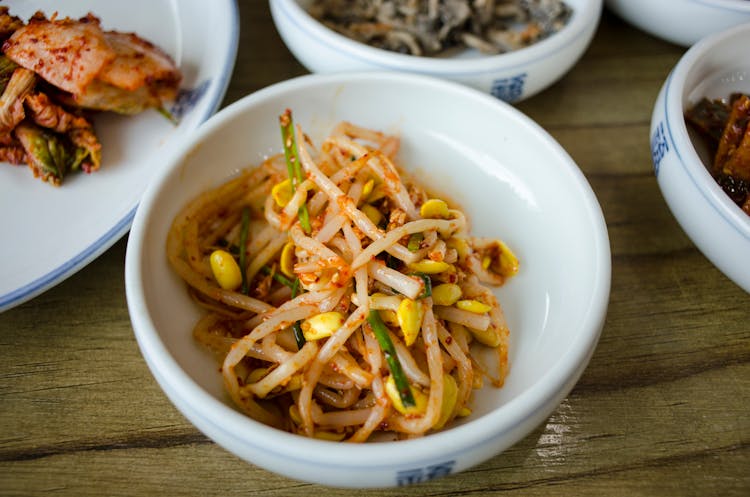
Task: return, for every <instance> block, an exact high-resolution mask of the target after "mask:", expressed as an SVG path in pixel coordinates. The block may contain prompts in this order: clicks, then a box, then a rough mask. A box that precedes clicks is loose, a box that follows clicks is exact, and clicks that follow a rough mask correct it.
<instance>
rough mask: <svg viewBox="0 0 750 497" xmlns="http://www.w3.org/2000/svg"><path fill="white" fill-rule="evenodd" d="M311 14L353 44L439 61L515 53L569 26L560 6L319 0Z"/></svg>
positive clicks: (466, 0)
mask: <svg viewBox="0 0 750 497" xmlns="http://www.w3.org/2000/svg"><path fill="white" fill-rule="evenodd" d="M310 14H311V15H312V16H313V17H315V18H316V19H318V20H320V21H321V22H322V23H324V24H325V25H326V26H328V27H329V28H331V29H333V30H335V31H337V32H339V33H341V34H343V35H345V36H347V37H349V38H351V39H353V40H357V41H360V42H362V43H366V44H368V45H372V46H374V47H377V48H383V49H386V50H390V51H393V52H400V53H404V54H409V55H418V56H435V55H439V54H441V53H443V52H445V51H446V50H449V49H452V48H455V47H463V48H466V47H468V48H474V49H477V50H479V51H481V52H483V53H486V54H499V53H505V52H511V51H513V50H517V49H519V48H523V47H526V46H529V45H532V44H533V43H536V42H538V41H539V40H542V39H544V38H546V37H548V36H550V35H552V34H554V33H556V32H557V31H559V30H560V29H562V27H563V26H565V24H566V23H567V22H568V19H569V18H570V16H571V14H572V10H571V8H570V7H569V6H568V5H566V4H565V3H564V2H562V1H561V0H315V1H314V2H313V4H312V6H311V7H310Z"/></svg>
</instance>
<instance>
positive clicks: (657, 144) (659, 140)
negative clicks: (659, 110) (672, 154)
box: [651, 121, 669, 176]
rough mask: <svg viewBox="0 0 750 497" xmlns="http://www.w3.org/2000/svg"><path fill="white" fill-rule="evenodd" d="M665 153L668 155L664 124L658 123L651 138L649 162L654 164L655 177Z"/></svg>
mask: <svg viewBox="0 0 750 497" xmlns="http://www.w3.org/2000/svg"><path fill="white" fill-rule="evenodd" d="M667 153H669V141H668V140H667V134H666V133H665V132H664V122H663V121H659V124H658V125H657V126H656V129H655V130H654V134H653V135H652V136H651V160H652V161H653V162H654V174H656V176H659V165H660V164H661V160H662V159H663V158H664V156H665V155H667Z"/></svg>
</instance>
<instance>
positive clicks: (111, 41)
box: [0, 6, 182, 186]
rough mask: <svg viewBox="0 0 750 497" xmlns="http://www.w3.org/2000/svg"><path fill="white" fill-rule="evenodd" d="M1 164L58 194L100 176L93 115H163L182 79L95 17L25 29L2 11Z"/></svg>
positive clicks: (135, 40) (131, 37)
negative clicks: (68, 182)
mask: <svg viewBox="0 0 750 497" xmlns="http://www.w3.org/2000/svg"><path fill="white" fill-rule="evenodd" d="M0 45H2V54H0V162H8V163H10V164H28V166H29V168H30V169H31V172H32V173H33V175H34V176H35V177H38V178H41V179H42V180H43V181H46V182H48V183H50V184H52V185H55V186H58V185H60V184H61V182H62V181H63V178H64V177H66V176H67V175H68V174H69V173H72V172H75V171H85V172H87V173H91V172H94V171H97V170H98V169H99V167H100V165H101V158H102V146H101V143H100V142H99V138H98V137H97V135H96V132H95V130H94V126H93V124H92V119H91V113H93V112H101V111H110V112H117V113H119V114H128V115H132V114H137V113H139V112H141V111H143V110H145V109H149V108H155V109H159V110H161V111H162V112H163V113H166V110H165V109H164V105H165V102H169V101H171V100H174V98H175V97H176V95H177V90H178V87H179V85H180V81H181V80H182V74H181V73H180V71H179V70H178V69H177V67H176V66H175V63H174V61H173V60H172V59H171V58H170V57H169V56H168V55H167V54H166V53H164V52H163V51H162V50H161V49H159V48H158V47H156V46H155V45H153V44H152V43H150V42H149V41H147V40H144V39H143V38H140V37H139V36H138V35H136V34H135V33H122V32H118V31H105V30H103V29H102V27H101V25H100V21H99V19H98V18H97V17H95V16H94V15H93V14H88V15H87V16H86V17H83V18H81V19H71V18H68V17H66V18H62V19H59V18H57V14H53V15H51V16H50V17H49V18H48V17H47V16H45V15H44V14H43V13H42V12H37V13H36V14H34V15H33V16H32V17H31V19H29V22H28V23H24V22H23V21H22V20H21V19H20V18H18V17H15V16H12V15H11V14H10V13H9V11H8V7H3V6H0Z"/></svg>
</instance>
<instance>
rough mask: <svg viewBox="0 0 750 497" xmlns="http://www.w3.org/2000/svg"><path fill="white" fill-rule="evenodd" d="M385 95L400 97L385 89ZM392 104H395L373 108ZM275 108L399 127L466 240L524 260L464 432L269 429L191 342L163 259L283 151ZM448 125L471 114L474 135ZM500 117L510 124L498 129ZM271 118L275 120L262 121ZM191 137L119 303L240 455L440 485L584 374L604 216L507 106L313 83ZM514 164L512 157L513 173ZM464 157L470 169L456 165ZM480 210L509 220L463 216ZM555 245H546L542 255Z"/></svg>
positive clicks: (157, 358) (175, 396) (212, 431)
mask: <svg viewBox="0 0 750 497" xmlns="http://www.w3.org/2000/svg"><path fill="white" fill-rule="evenodd" d="M386 90H393V91H395V93H394V94H396V95H398V96H397V97H393V96H390V95H384V94H383V91H386ZM427 95H429V96H430V97H429V98H430V100H429V102H434V101H440V102H441V105H440V106H435V105H427V104H428V103H429V102H428V101H426V100H424V99H425V98H427V97H426V96H427ZM392 98H396V99H397V103H396V105H393V106H384V105H383V102H384V99H392ZM435 99H437V100H435ZM285 106H289V107H291V108H292V109H293V110H294V112H295V116H296V120H297V122H300V123H303V125H305V124H306V125H307V126H308V128H307V129H308V130H309V131H310V132H311V136H312V137H313V140H317V139H318V138H320V137H321V136H319V134H318V131H320V132H323V131H328V130H329V129H330V127H329V126H330V125H331V124H333V123H334V122H336V121H338V120H339V119H342V118H346V119H349V120H352V121H355V122H359V123H361V124H365V125H368V126H374V127H379V128H380V129H383V130H386V131H391V132H402V133H403V136H404V139H403V142H402V156H403V157H404V158H405V160H406V163H407V164H414V163H416V164H418V165H417V169H416V170H419V168H420V167H426V165H427V164H429V165H430V166H431V167H430V169H429V170H427V169H424V170H423V171H424V172H427V171H429V173H430V174H429V176H430V178H429V183H430V186H432V187H433V188H435V189H436V191H456V192H459V193H460V194H461V195H460V198H461V199H465V200H464V201H463V203H464V207H466V208H467V212H468V214H469V216H470V219H471V220H472V224H473V230H476V232H477V233H480V234H481V233H483V234H485V235H487V234H489V233H492V232H495V233H502V234H503V235H504V239H505V240H506V242H508V243H509V244H511V246H517V247H518V248H517V249H516V250H517V252H518V253H519V254H521V257H522V259H523V261H528V263H527V265H526V266H525V268H524V269H523V270H522V273H520V274H519V275H518V276H517V277H515V278H514V281H512V282H511V283H509V284H507V285H506V286H505V287H503V288H501V289H500V290H499V291H498V292H497V293H498V295H499V298H500V301H501V302H503V305H504V306H505V308H506V317H507V319H508V321H509V325H510V326H511V327H512V329H514V330H516V331H515V332H512V335H511V362H512V364H511V374H510V376H509V377H508V380H507V381H506V385H505V387H504V388H502V389H500V390H496V389H491V388H488V389H485V390H483V391H482V392H480V393H478V394H477V395H476V399H475V403H474V404H473V405H472V408H473V409H474V414H473V415H472V416H471V417H470V418H468V419H467V420H466V421H465V422H463V423H458V424H457V425H456V426H454V427H452V428H450V429H449V430H446V431H444V432H440V433H436V434H431V435H428V436H426V437H424V438H421V439H416V440H409V441H402V442H392V443H369V444H364V445H354V446H353V445H350V444H337V443H332V442H325V441H321V440H314V439H307V438H304V437H300V436H296V435H291V434H288V433H284V432H280V431H277V430H273V429H271V428H268V427H266V426H263V425H261V424H259V423H257V422H255V421H253V420H252V419H250V418H248V417H247V416H245V415H244V414H241V413H240V412H238V411H237V410H236V409H234V408H233V407H232V406H231V402H230V401H228V399H227V396H226V395H225V393H224V392H223V387H222V384H221V379H220V375H218V373H217V372H216V365H215V363H214V362H213V358H211V357H210V356H209V355H208V354H207V353H206V352H205V351H204V350H202V349H201V348H200V347H199V346H198V345H197V344H195V343H194V342H193V340H192V338H191V336H190V330H191V329H192V326H193V325H194V322H195V320H196V319H197V317H198V310H197V309H195V306H194V305H193V303H192V302H191V299H190V298H189V296H188V295H187V292H186V291H185V288H184V285H183V284H182V282H181V281H179V279H178V278H177V277H176V276H175V275H174V274H173V273H171V271H170V270H169V268H168V267H167V266H168V265H167V263H166V261H165V254H164V238H165V236H166V233H167V230H168V228H169V225H170V223H171V219H172V218H173V216H174V215H175V214H176V211H177V210H178V209H179V208H180V207H181V206H182V205H183V204H184V202H186V201H187V200H188V199H190V198H192V197H193V196H194V195H196V194H197V193H199V192H201V191H203V190H205V189H207V188H209V187H210V186H212V185H216V184H217V183H219V182H220V181H222V180H223V179H226V178H227V177H229V176H231V175H232V174H233V173H235V172H236V171H237V170H238V169H239V168H242V167H246V166H248V165H250V164H252V163H257V162H258V161H259V160H260V159H262V158H263V157H264V156H266V155H269V154H271V153H276V152H278V147H276V146H274V145H269V144H270V143H276V141H277V140H278V139H279V138H278V136H277V135H278V130H277V129H275V127H274V125H273V122H275V121H276V116H277V115H278V113H279V112H280V111H281V110H283V108H284V107H285ZM446 115H451V116H469V115H470V116H472V119H474V121H472V123H473V124H474V126H473V127H472V126H468V127H467V126H464V125H463V124H461V122H463V121H461V122H458V121H454V120H453V119H447V118H446ZM498 121H501V122H506V123H508V125H507V126H500V127H498V126H497V124H493V123H497V122H498ZM265 122H269V123H271V124H269V125H268V126H264V125H260V124H259V123H265ZM249 130H252V132H249ZM483 130H487V132H491V133H492V134H491V135H489V134H485V132H484V131H483ZM194 138H195V143H196V145H194V146H193V147H191V148H188V149H186V150H184V151H183V152H182V153H181V154H179V155H178V156H176V157H174V158H173V160H172V161H171V163H170V164H168V165H167V167H166V168H165V169H164V170H163V172H162V173H161V174H160V175H159V177H158V178H157V179H156V181H154V182H153V183H152V184H151V185H150V187H149V190H148V191H147V192H146V194H145V196H144V199H143V201H142V203H141V207H140V208H139V210H138V213H137V214H136V219H135V221H134V225H133V229H132V230H131V235H130V239H129V245H128V251H127V258H126V291H127V296H128V306H129V310H130V313H131V319H132V322H133V327H134V330H135V334H136V338H137V340H138V343H139V346H140V348H141V351H142V353H143V355H144V358H145V359H146V361H147V363H148V365H149V367H150V368H151V370H152V371H153V373H154V376H155V378H156V379H157V381H158V382H159V384H160V385H161V386H162V388H163V389H164V391H165V392H166V394H167V395H168V396H169V398H170V399H171V400H172V402H173V403H174V404H175V405H176V406H177V408H178V409H180V411H181V412H183V414H184V415H185V416H186V417H187V418H188V419H190V420H191V421H192V422H193V423H194V424H195V425H196V426H197V427H198V428H199V429H201V430H202V431H204V432H205V433H206V434H207V435H208V436H210V437H211V438H212V439H214V440H215V441H216V442H217V443H219V444H221V445H222V446H223V447H225V448H226V449H228V450H229V451H231V452H233V453H235V454H236V455H238V456H239V457H242V458H244V459H246V460H248V461H250V462H252V463H254V464H257V465H259V466H261V467H264V468H266V469H269V470H272V471H276V472H279V473H281V474H284V475H286V476H289V477H291V478H296V479H300V480H305V481H312V482H316V483H322V484H326V485H335V486H349V487H376V486H377V487H382V486H394V485H401V484H408V483H415V482H418V481H424V480H427V479H430V478H433V477H437V476H444V475H445V474H448V473H453V472H456V471H460V470H463V469H466V468H468V467H470V466H472V465H474V464H477V463H479V462H481V461H483V460H485V459H487V458H488V457H491V456H492V455H494V454H497V453H498V452H500V451H502V450H503V449H505V448H507V447H509V446H510V445H512V444H513V443H515V442H517V441H518V440H520V439H521V438H522V437H523V436H525V435H526V434H528V433H529V431H530V430H532V429H533V428H534V427H535V426H537V425H538V424H539V423H540V422H543V420H544V419H545V418H546V417H547V416H549V415H550V413H551V412H552V411H553V410H554V408H555V407H556V406H557V405H558V404H559V402H560V401H561V400H562V399H563V398H564V396H565V395H567V394H568V393H569V391H570V389H571V388H572V387H573V385H574V384H575V382H576V381H577V379H578V377H579V376H580V374H581V373H582V372H583V370H584V368H585V367H586V365H587V363H588V360H589V358H590V357H591V354H592V353H593V351H594V348H595V346H596V343H597V341H598V338H599V334H600V332H601V328H602V326H603V323H604V318H605V313H606V307H607V302H608V299H609V285H610V271H611V266H610V253H609V240H608V237H607V232H606V225H605V223H604V218H603V216H602V213H601V209H600V207H599V205H598V202H597V200H596V197H595V195H594V193H593V191H591V189H590V187H589V185H588V183H587V182H586V180H585V177H584V176H583V174H582V173H581V171H580V170H579V169H578V168H577V166H576V165H575V163H574V162H573V161H572V160H571V159H570V158H569V156H567V154H566V153H565V152H564V150H562V148H561V147H560V146H559V145H558V144H557V143H556V142H554V140H553V139H552V138H551V137H550V136H549V135H548V134H547V133H546V132H545V131H544V130H542V129H541V128H540V127H539V126H538V125H536V124H534V123H533V122H532V121H531V120H530V119H528V118H526V117H525V116H523V115H522V114H521V113H520V112H518V111H516V110H515V109H513V108H511V107H510V106H507V105H505V104H503V103H502V102H499V101H497V100H496V99H493V98H492V97H490V96H488V95H486V94H482V93H480V92H477V91H475V90H472V89H469V88H466V87H463V86H459V85H456V84H453V83H449V82H445V81H440V80H437V79H434V78H425V77H421V76H414V75H406V74H397V73H361V74H332V75H310V76H305V77H302V78H297V79H294V80H291V81H287V82H283V83H280V84H277V85H274V86H272V87H269V88H266V89H264V90H261V91H259V92H256V93H254V94H252V95H250V96H248V97H245V98H243V99H242V100H240V101H238V102H236V103H234V104H232V105H231V106H229V107H227V108H225V109H224V110H222V111H221V112H220V113H219V114H217V116H215V117H214V118H212V119H211V120H209V121H208V122H207V123H206V124H205V125H204V126H202V127H201V129H200V130H199V131H198V132H197V133H196V135H195V137H194ZM513 157H516V158H521V160H520V163H519V160H517V159H513V160H510V159H512V158H513ZM524 159H525V160H524ZM462 161H468V162H470V163H472V164H473V165H476V166H477V167H476V168H465V167H464V168H461V167H460V166H459V165H460V164H461V162H462ZM506 161H510V162H506ZM521 164H523V167H520V166H521ZM412 170H413V169H412ZM551 178H554V179H551ZM560 189H563V190H564V191H566V192H568V194H567V195H566V196H565V201H564V202H562V203H557V202H553V201H552V198H553V197H550V195H552V196H554V195H555V193H554V192H555V191H559V190H560ZM469 192H473V193H474V194H473V195H469ZM477 199H479V200H477ZM551 204H554V206H553V205H551ZM481 209H485V211H486V212H498V213H500V212H505V213H513V214H512V215H496V216H472V214H476V213H477V211H478V210H479V211H481ZM539 223H542V224H539ZM521 226H523V227H524V228H523V229H521V228H520V227H521ZM530 226H537V229H529V227H530ZM556 240H557V241H558V242H557V243H556V244H555V241H556ZM574 240H575V241H574ZM553 245H555V246H556V249H555V250H554V251H550V250H549V247H550V246H553ZM563 258H564V259H565V260H566V261H567V262H568V263H569V264H567V265H566V264H564V263H563V260H562V259H563ZM551 274H555V275H556V276H555V277H554V278H552V277H550V275H551ZM540 364H541V365H544V367H543V368H540ZM544 368H548V369H546V370H545V369H544ZM219 420H220V421H219Z"/></svg>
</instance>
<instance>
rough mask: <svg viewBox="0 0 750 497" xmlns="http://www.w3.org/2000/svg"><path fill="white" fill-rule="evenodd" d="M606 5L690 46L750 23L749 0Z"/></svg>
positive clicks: (634, 0) (621, 0)
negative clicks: (731, 28) (713, 34)
mask: <svg viewBox="0 0 750 497" xmlns="http://www.w3.org/2000/svg"><path fill="white" fill-rule="evenodd" d="M605 4H606V6H607V7H608V8H609V9H611V10H612V11H613V12H615V13H616V14H617V15H619V16H620V17H622V18H623V19H624V20H626V21H628V22H629V23H630V24H632V25H633V26H635V27H637V28H639V29H642V30H643V31H645V32H647V33H649V34H651V35H653V36H656V37H657V38H661V39H663V40H666V41H669V42H672V43H676V44H677V45H682V46H686V47H689V46H690V45H692V44H693V43H695V42H697V41H698V40H700V39H701V38H703V37H705V36H708V35H710V34H712V33H717V32H719V31H723V30H725V29H727V28H730V27H732V26H736V25H737V24H742V23H744V22H750V2H748V1H747V0H658V1H654V0H605Z"/></svg>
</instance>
